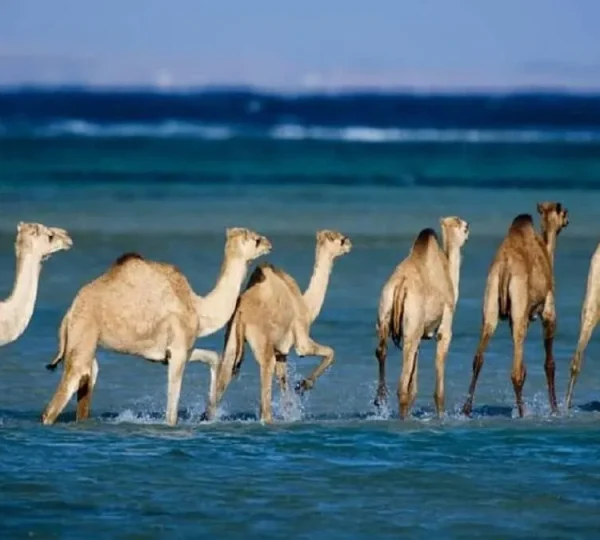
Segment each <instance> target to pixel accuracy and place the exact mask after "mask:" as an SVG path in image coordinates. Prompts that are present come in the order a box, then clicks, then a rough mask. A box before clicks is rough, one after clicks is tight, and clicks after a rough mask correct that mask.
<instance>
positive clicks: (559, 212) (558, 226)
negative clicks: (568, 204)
mask: <svg viewBox="0 0 600 540" xmlns="http://www.w3.org/2000/svg"><path fill="white" fill-rule="evenodd" d="M537 211H538V213H539V214H540V216H541V217H542V229H543V230H544V231H549V230H554V231H556V234H557V235H558V233H560V231H562V230H563V229H564V228H565V227H567V225H569V212H568V210H567V209H566V208H565V207H564V206H563V205H562V204H560V203H559V202H541V203H538V205H537Z"/></svg>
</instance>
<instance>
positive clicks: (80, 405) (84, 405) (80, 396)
mask: <svg viewBox="0 0 600 540" xmlns="http://www.w3.org/2000/svg"><path fill="white" fill-rule="evenodd" d="M98 370H99V368H98V360H96V358H94V361H93V362H92V369H91V370H90V373H89V374H87V375H84V376H83V377H82V378H81V381H80V384H79V388H78V389H77V416H76V419H77V421H80V420H85V419H87V418H89V416H90V406H91V402H92V395H93V393H94V387H95V386H96V381H97V380H98Z"/></svg>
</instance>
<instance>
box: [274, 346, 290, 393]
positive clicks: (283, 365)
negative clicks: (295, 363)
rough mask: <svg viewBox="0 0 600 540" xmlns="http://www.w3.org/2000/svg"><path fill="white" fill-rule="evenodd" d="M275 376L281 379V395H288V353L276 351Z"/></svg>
mask: <svg viewBox="0 0 600 540" xmlns="http://www.w3.org/2000/svg"><path fill="white" fill-rule="evenodd" d="M275 376H276V377H277V380H278V381H279V389H280V390H281V395H283V396H285V395H287V391H288V376H287V355H285V354H280V353H275Z"/></svg>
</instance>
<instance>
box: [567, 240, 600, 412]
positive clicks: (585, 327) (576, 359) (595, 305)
mask: <svg viewBox="0 0 600 540" xmlns="http://www.w3.org/2000/svg"><path fill="white" fill-rule="evenodd" d="M599 321H600V244H598V247H597V248H596V251H595V252H594V255H593V256H592V260H591V263H590V270H589V273H588V279H587V288H586V291H585V299H584V300H583V307H582V309H581V323H580V329H579V339H578V340H577V348H576V349H575V354H574V356H573V360H572V361H571V378H570V380H569V387H568V390H567V399H566V402H567V409H570V408H571V401H572V399H573V388H574V387H575V381H576V380H577V375H578V374H579V372H580V371H581V363H582V362H583V353H584V351H585V348H586V347H587V345H588V343H589V341H590V338H591V337H592V332H593V331H594V328H596V325H597V324H598V322H599Z"/></svg>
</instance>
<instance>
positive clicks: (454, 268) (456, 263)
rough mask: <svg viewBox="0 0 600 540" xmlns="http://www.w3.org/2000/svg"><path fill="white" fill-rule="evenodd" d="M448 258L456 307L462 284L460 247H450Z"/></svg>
mask: <svg viewBox="0 0 600 540" xmlns="http://www.w3.org/2000/svg"><path fill="white" fill-rule="evenodd" d="M446 255H447V257H448V270H449V272H450V280H451V281H452V288H453V289H454V305H455V306H456V303H457V302H458V286H459V282H460V262H461V253H460V247H458V246H454V245H449V246H448V250H447V251H446Z"/></svg>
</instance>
